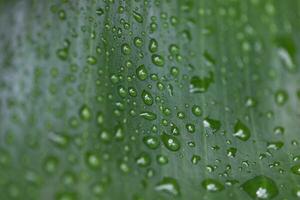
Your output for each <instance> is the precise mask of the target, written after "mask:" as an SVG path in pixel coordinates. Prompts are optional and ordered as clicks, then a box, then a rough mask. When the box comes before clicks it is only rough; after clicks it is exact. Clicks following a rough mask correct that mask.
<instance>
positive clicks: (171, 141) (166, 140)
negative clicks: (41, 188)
mask: <svg viewBox="0 0 300 200" xmlns="http://www.w3.org/2000/svg"><path fill="white" fill-rule="evenodd" d="M161 140H162V142H163V144H164V145H165V147H166V148H167V149H169V150H170V151H178V150H179V149H180V142H179V140H178V139H177V138H176V137H174V136H172V135H168V134H166V133H163V134H162V135H161Z"/></svg>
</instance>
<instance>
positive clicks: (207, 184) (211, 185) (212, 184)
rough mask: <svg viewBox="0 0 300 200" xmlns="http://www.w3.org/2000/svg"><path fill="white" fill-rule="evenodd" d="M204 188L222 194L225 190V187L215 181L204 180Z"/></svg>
mask: <svg viewBox="0 0 300 200" xmlns="http://www.w3.org/2000/svg"><path fill="white" fill-rule="evenodd" d="M202 187H203V188H204V189H205V190H207V191H209V192H220V191H222V190H223V189H224V185H223V184H222V183H220V182H219V181H217V180H215V179H205V180H203V181H202Z"/></svg>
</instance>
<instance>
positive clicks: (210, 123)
mask: <svg viewBox="0 0 300 200" xmlns="http://www.w3.org/2000/svg"><path fill="white" fill-rule="evenodd" d="M203 126H204V127H205V128H210V129H211V130H212V132H213V133H214V132H216V131H218V130H220V128H221V122H220V121H219V120H215V119H212V118H209V117H206V118H205V119H204V120H203Z"/></svg>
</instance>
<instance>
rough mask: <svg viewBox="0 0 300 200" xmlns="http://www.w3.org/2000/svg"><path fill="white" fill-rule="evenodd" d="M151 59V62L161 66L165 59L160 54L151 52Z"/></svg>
mask: <svg viewBox="0 0 300 200" xmlns="http://www.w3.org/2000/svg"><path fill="white" fill-rule="evenodd" d="M151 59H152V63H153V64H154V65H156V66H158V67H162V66H164V64H165V59H164V58H163V57H162V56H161V55H158V54H153V55H152V57H151Z"/></svg>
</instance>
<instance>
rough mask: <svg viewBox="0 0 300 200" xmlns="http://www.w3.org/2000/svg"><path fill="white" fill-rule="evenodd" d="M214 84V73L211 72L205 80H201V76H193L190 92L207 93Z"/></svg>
mask: <svg viewBox="0 0 300 200" xmlns="http://www.w3.org/2000/svg"><path fill="white" fill-rule="evenodd" d="M213 82H214V74H213V73H212V72H209V76H207V77H203V78H200V77H199V76H193V77H192V79H191V81H190V86H189V91H190V92H191V93H203V92H206V91H207V89H208V88H209V86H210V85H211V84H212V83H213Z"/></svg>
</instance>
